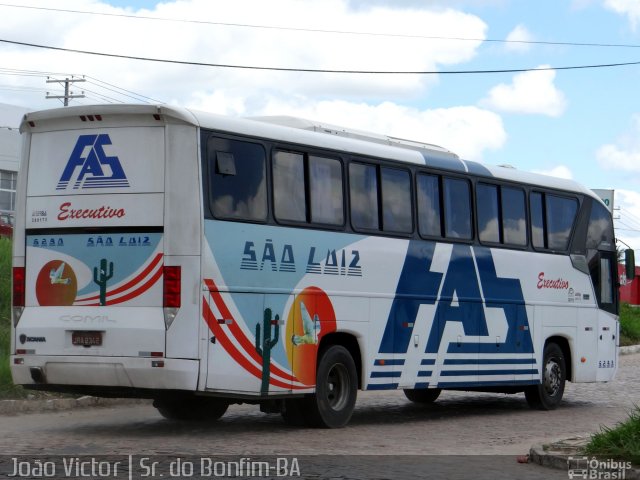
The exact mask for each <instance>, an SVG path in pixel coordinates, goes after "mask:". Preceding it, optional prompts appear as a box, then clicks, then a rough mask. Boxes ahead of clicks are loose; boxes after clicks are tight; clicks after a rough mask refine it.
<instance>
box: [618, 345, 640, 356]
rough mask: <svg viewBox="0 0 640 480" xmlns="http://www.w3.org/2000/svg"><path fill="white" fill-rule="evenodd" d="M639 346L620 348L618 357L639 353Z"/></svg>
mask: <svg viewBox="0 0 640 480" xmlns="http://www.w3.org/2000/svg"><path fill="white" fill-rule="evenodd" d="M639 352H640V345H628V346H626V347H620V355H629V354H631V353H639Z"/></svg>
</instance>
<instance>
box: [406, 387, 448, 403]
mask: <svg viewBox="0 0 640 480" xmlns="http://www.w3.org/2000/svg"><path fill="white" fill-rule="evenodd" d="M441 391H442V390H441V389H439V388H405V389H404V396H405V397H407V398H408V399H409V400H411V401H412V402H415V403H425V404H426V403H433V402H435V401H436V400H437V399H438V397H439V396H440V392H441Z"/></svg>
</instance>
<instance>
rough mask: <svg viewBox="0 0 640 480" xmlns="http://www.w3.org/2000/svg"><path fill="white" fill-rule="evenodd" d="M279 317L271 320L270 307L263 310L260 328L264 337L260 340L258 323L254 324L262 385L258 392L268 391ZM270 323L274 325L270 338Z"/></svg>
mask: <svg viewBox="0 0 640 480" xmlns="http://www.w3.org/2000/svg"><path fill="white" fill-rule="evenodd" d="M279 321H280V317H279V316H278V315H276V318H275V319H273V320H271V309H270V308H266V309H265V310H264V318H263V320H262V330H263V332H264V339H263V341H262V342H261V341H260V323H258V324H257V325H256V352H258V355H260V357H262V386H261V387H260V393H261V394H262V395H266V394H267V393H268V392H269V378H270V376H271V349H272V348H273V347H275V346H276V344H277V343H278V336H279V334H280V324H279ZM271 325H274V326H275V328H274V331H273V338H271Z"/></svg>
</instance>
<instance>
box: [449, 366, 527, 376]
mask: <svg viewBox="0 0 640 480" xmlns="http://www.w3.org/2000/svg"><path fill="white" fill-rule="evenodd" d="M537 373H538V369H537V368H531V369H528V370H514V369H509V370H445V371H444V372H442V373H440V375H442V376H443V377H464V376H467V375H534V374H537Z"/></svg>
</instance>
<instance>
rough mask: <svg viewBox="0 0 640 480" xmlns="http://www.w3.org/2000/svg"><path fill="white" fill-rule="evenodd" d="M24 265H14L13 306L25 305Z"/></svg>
mask: <svg viewBox="0 0 640 480" xmlns="http://www.w3.org/2000/svg"><path fill="white" fill-rule="evenodd" d="M24 272H25V269H24V267H13V306H14V307H24Z"/></svg>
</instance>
